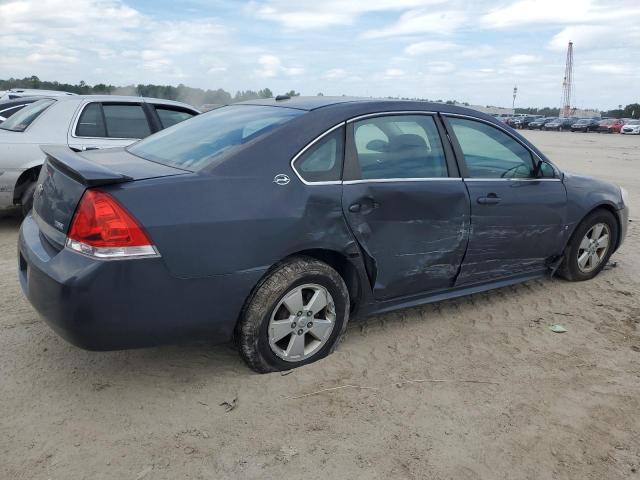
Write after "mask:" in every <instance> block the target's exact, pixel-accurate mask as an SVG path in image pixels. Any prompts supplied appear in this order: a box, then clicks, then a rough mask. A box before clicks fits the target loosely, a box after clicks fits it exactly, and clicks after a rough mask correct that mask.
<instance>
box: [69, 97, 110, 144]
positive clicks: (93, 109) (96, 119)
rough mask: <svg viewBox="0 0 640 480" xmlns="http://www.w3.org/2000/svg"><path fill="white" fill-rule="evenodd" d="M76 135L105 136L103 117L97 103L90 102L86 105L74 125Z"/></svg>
mask: <svg viewBox="0 0 640 480" xmlns="http://www.w3.org/2000/svg"><path fill="white" fill-rule="evenodd" d="M75 134H76V136H78V137H106V136H107V132H106V130H105V128H104V118H103V117H102V108H101V106H100V104H99V103H90V104H89V105H87V106H86V107H85V108H84V110H83V111H82V114H81V115H80V119H79V120H78V125H76V133H75Z"/></svg>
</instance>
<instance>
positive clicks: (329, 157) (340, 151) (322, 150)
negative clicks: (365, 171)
mask: <svg viewBox="0 0 640 480" xmlns="http://www.w3.org/2000/svg"><path fill="white" fill-rule="evenodd" d="M343 155H344V128H339V129H337V130H335V131H333V132H331V133H330V134H328V135H326V136H324V137H323V138H321V139H320V140H318V141H317V142H316V143H314V144H313V145H312V146H311V147H310V148H309V149H307V150H306V151H305V152H304V153H303V154H302V155H301V156H300V157H299V158H298V159H297V160H296V161H295V162H294V164H293V166H294V168H295V169H296V171H297V172H298V174H299V175H300V176H301V177H302V178H304V179H305V180H306V181H307V182H330V181H335V180H340V176H341V175H342V158H343Z"/></svg>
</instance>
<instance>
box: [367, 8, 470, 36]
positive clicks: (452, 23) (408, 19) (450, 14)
mask: <svg viewBox="0 0 640 480" xmlns="http://www.w3.org/2000/svg"><path fill="white" fill-rule="evenodd" d="M465 21H466V15H465V13H464V12H461V11H455V10H445V11H439V12H437V11H436V12H434V11H433V10H432V9H429V10H410V11H408V12H405V13H403V14H402V15H401V16H400V19H399V20H398V21H397V22H396V23H394V24H392V25H389V26H387V27H382V28H376V29H370V30H366V31H365V32H364V33H363V34H362V35H360V38H363V39H371V38H388V37H397V36H403V35H416V34H434V35H436V34H440V35H442V34H451V33H453V32H454V31H455V30H457V29H458V28H459V27H461V26H462V25H463V24H464V23H465Z"/></svg>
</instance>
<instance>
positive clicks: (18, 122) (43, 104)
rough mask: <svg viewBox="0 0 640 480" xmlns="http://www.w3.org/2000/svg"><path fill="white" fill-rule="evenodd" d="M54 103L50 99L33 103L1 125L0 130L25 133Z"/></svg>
mask: <svg viewBox="0 0 640 480" xmlns="http://www.w3.org/2000/svg"><path fill="white" fill-rule="evenodd" d="M54 102H55V100H52V99H50V98H47V99H43V100H38V101H37V102H33V103H32V104H31V105H27V106H26V107H24V108H23V109H22V110H20V111H19V112H17V113H15V114H14V115H12V116H11V117H10V118H8V119H7V120H5V121H4V122H2V123H1V124H0V128H2V129H4V130H11V131H13V132H24V131H25V130H26V129H27V128H28V127H29V125H31V124H32V123H33V122H34V121H35V119H36V118H38V117H39V116H40V115H42V112H44V111H45V110H46V109H47V108H49V107H50V106H51V105H53V104H54Z"/></svg>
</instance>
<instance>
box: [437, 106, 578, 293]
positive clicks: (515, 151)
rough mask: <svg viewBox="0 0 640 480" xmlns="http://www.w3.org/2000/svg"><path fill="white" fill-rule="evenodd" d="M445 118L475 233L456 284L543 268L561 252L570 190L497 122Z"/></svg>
mask: <svg viewBox="0 0 640 480" xmlns="http://www.w3.org/2000/svg"><path fill="white" fill-rule="evenodd" d="M446 121H447V128H448V129H449V133H450V136H451V138H452V140H453V143H454V148H455V150H456V153H457V155H458V156H459V157H460V158H461V160H462V161H461V169H462V173H463V176H464V177H465V178H464V181H465V184H466V185H467V188H468V190H469V196H470V198H471V235H470V238H469V247H468V249H467V253H466V255H465V259H464V262H463V264H462V268H461V270H460V275H459V277H458V280H457V285H465V284H473V283H482V282H485V281H491V280H497V279H501V278H507V277H511V276H514V275H518V274H524V273H527V272H533V271H539V270H542V269H544V268H545V266H546V265H547V262H548V261H549V260H550V259H552V258H553V257H555V256H557V255H559V254H561V253H562V252H561V251H562V248H563V241H564V239H565V235H566V231H565V229H566V225H565V223H566V205H567V194H566V189H565V187H564V184H563V183H562V182H561V180H560V178H559V175H558V173H557V172H556V170H555V168H554V167H553V166H552V165H551V164H549V163H547V162H543V161H541V160H540V159H538V158H537V157H536V156H535V155H534V154H532V152H531V151H530V150H529V149H528V148H526V147H525V146H524V145H523V144H522V143H520V142H519V141H517V140H516V139H515V138H513V137H512V136H511V135H509V134H507V133H506V132H505V131H503V130H501V129H499V128H497V127H495V126H493V125H490V124H488V123H484V122H482V121H478V120H473V119H470V118H460V117H455V116H450V117H447V120H446Z"/></svg>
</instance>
